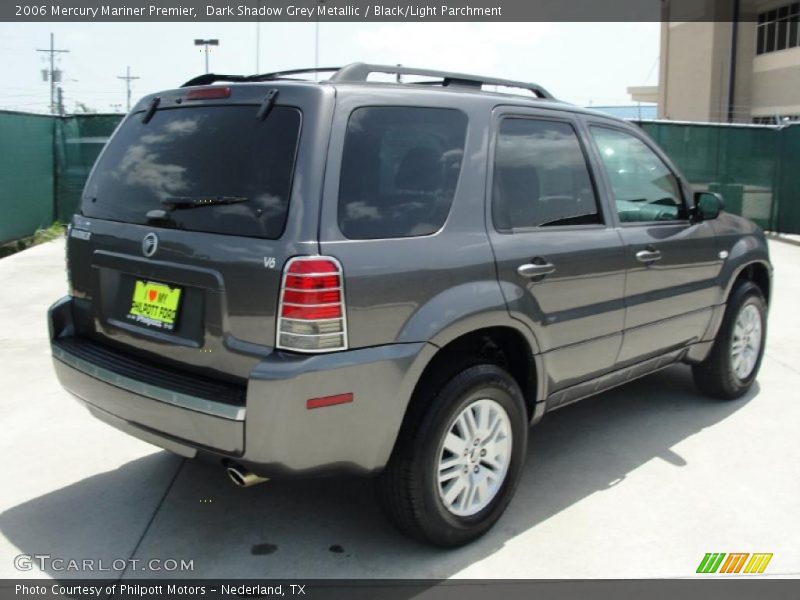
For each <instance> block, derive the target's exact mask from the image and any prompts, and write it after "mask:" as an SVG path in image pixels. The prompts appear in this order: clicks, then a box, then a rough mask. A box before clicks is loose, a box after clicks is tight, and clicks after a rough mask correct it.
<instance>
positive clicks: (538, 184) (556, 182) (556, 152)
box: [492, 118, 603, 231]
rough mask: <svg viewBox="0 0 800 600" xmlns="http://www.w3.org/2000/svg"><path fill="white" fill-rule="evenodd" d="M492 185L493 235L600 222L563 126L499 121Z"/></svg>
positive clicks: (579, 154)
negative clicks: (494, 229)
mask: <svg viewBox="0 0 800 600" xmlns="http://www.w3.org/2000/svg"><path fill="white" fill-rule="evenodd" d="M492 181H493V185H492V188H493V189H492V220H493V221H494V225H495V227H496V228H497V229H498V230H499V231H511V230H514V229H525V228H530V227H548V226H554V225H585V224H596V223H602V222H603V218H602V216H601V214H600V210H599V208H598V206H597V199H596V197H595V193H594V188H593V186H592V180H591V177H590V176H589V168H588V167H587V165H586V157H585V156H584V154H583V150H582V149H581V145H580V142H579V141H578V136H577V134H576V133H575V130H574V129H573V128H572V126H571V125H570V124H569V123H563V122H559V121H546V120H537V119H529V118H506V119H503V121H502V122H501V123H500V131H499V133H498V137H497V148H496V150H495V157H494V176H493V179H492Z"/></svg>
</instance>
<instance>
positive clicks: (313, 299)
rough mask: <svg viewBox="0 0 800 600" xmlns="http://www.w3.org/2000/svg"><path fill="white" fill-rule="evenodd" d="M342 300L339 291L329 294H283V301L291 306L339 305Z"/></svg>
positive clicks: (332, 291) (286, 292)
mask: <svg viewBox="0 0 800 600" xmlns="http://www.w3.org/2000/svg"><path fill="white" fill-rule="evenodd" d="M339 300H340V297H339V290H331V291H329V292H296V291H294V290H286V291H285V292H284V293H283V301H284V302H288V303H289V304H334V303H336V304H338V303H339Z"/></svg>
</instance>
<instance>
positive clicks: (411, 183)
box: [49, 63, 771, 546]
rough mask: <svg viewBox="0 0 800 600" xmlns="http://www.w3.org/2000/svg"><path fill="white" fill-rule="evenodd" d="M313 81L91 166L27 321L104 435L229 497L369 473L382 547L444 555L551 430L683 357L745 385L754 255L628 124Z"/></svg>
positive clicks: (404, 77) (481, 524)
mask: <svg viewBox="0 0 800 600" xmlns="http://www.w3.org/2000/svg"><path fill="white" fill-rule="evenodd" d="M325 71H333V74H332V75H331V76H330V78H329V79H327V80H325V81H322V82H312V81H304V80H301V79H299V78H301V77H303V74H304V73H307V72H308V71H293V72H282V73H272V74H268V75H257V76H247V77H240V76H224V75H205V76H201V77H198V78H196V79H194V80H192V81H190V82H188V83H187V84H186V85H185V86H183V87H182V88H179V89H175V90H170V91H165V92H162V93H159V94H155V95H151V96H148V97H146V98H144V99H142V100H141V101H140V102H139V103H138V104H137V105H136V106H135V107H134V109H133V110H132V111H131V113H130V114H129V115H128V116H127V118H126V119H125V120H124V121H123V123H122V124H121V125H120V127H119V128H118V130H117V131H116V133H115V134H114V136H113V138H112V139H111V140H110V142H109V143H108V145H107V147H106V148H105V150H104V151H103V153H102V155H101V156H100V157H99V159H98V161H97V164H96V165H95V167H94V170H93V171H92V173H91V176H90V177H89V180H88V182H87V184H86V188H85V190H84V193H83V200H82V204H81V208H80V213H79V214H77V215H75V217H74V219H73V220H72V223H71V227H70V232H69V236H68V246H67V259H68V270H69V280H70V286H71V289H70V291H69V295H68V296H67V297H65V298H63V299H61V300H59V301H58V302H57V303H56V304H55V305H54V306H53V307H52V308H51V309H50V313H49V319H50V331H51V337H52V353H53V358H54V364H55V369H56V371H57V373H58V377H59V379H60V381H61V383H62V384H63V386H64V387H65V388H66V389H67V390H69V391H70V392H72V393H73V394H74V395H75V396H77V397H78V398H79V399H80V400H81V401H82V402H83V403H84V404H85V405H86V407H87V408H88V409H89V410H90V411H91V413H92V414H93V415H95V416H96V417H97V418H99V419H101V420H103V421H105V422H107V423H109V424H111V425H113V426H115V427H117V428H119V429H121V430H123V431H125V432H127V433H129V434H131V435H133V436H136V437H138V438H141V439H143V440H146V441H148V442H151V443H153V444H156V445H158V446H160V447H162V448H166V449H168V450H171V451H173V452H176V453H178V454H180V455H183V456H185V457H204V458H207V459H210V460H213V461H215V462H217V463H219V464H221V465H223V466H224V467H225V468H226V469H227V472H228V474H229V476H230V477H231V479H233V480H234V482H235V483H237V484H239V485H242V486H247V485H251V484H253V483H257V482H260V481H264V480H265V479H266V478H277V477H288V476H297V475H302V476H309V475H315V474H337V473H338V474H363V475H376V476H377V477H376V481H377V488H378V490H379V492H378V495H379V497H380V498H381V501H382V504H383V505H384V507H385V509H386V512H387V514H388V516H389V517H390V518H391V520H392V521H393V522H394V523H396V524H397V525H398V526H399V527H400V529H402V530H403V531H404V532H406V533H408V534H410V535H411V536H413V537H415V538H417V539H421V540H425V541H428V542H431V543H434V544H438V545H441V546H456V545H459V544H463V543H466V542H468V541H470V540H473V539H475V538H476V537H478V536H479V535H481V534H482V533H484V532H485V531H487V530H488V529H489V528H490V527H491V526H492V525H493V524H494V522H495V521H496V520H497V519H498V518H499V517H500V515H501V513H502V512H503V510H504V509H505V508H506V506H507V505H508V502H509V501H510V499H511V497H512V495H513V493H514V489H515V487H516V485H517V482H518V480H519V477H520V472H521V469H522V466H523V461H524V459H525V455H526V443H527V438H528V435H529V434H528V430H529V425H530V424H533V423H536V422H537V421H538V420H539V419H541V418H542V416H543V415H544V414H545V413H546V412H548V411H551V410H554V409H557V408H560V407H562V406H565V405H567V404H569V403H571V402H575V401H576V400H580V399H582V398H585V397H588V396H591V395H593V394H596V393H598V392H600V391H602V390H606V389H608V388H611V387H614V386H616V385H619V384H621V383H624V382H626V381H629V380H631V379H634V378H637V377H640V376H642V375H646V374H648V373H652V372H653V371H655V370H657V369H661V368H663V367H666V366H668V365H670V364H673V363H677V362H685V363H688V364H691V365H692V369H693V372H694V377H695V380H696V382H697V385H698V387H699V388H700V390H702V391H703V392H705V393H707V394H708V395H710V396H714V397H717V398H722V399H733V398H738V397H740V396H742V395H743V394H744V393H745V392H746V391H747V390H748V389H749V388H750V386H751V385H752V383H753V380H754V378H755V377H756V373H757V372H758V368H759V363H760V360H761V356H762V353H763V348H764V338H765V332H766V315H767V302H768V300H769V295H770V282H771V267H770V263H769V257H768V253H767V246H766V243H765V239H764V235H763V234H762V232H761V231H760V230H759V229H758V228H757V227H756V226H755V225H753V224H752V223H750V222H749V221H747V220H744V219H741V218H739V217H736V216H733V215H730V214H726V213H724V212H721V208H722V206H721V201H720V199H719V198H718V197H717V196H715V195H713V194H709V193H693V191H692V189H691V188H690V187H689V185H688V184H687V182H686V181H685V180H684V179H683V178H682V177H681V176H680V174H679V173H678V172H677V170H676V169H675V167H674V166H673V165H672V164H671V163H670V161H669V159H668V158H667V157H666V156H664V154H663V153H662V152H661V151H660V150H659V149H658V148H657V147H656V146H655V145H654V144H653V143H652V142H651V141H650V140H649V139H648V138H647V137H646V136H645V135H643V133H642V132H641V131H640V130H639V129H638V128H637V127H635V126H633V125H630V124H627V123H625V122H623V121H620V120H617V119H613V118H610V117H608V116H606V115H603V114H599V113H596V112H592V111H587V110H584V109H580V108H576V107H574V106H571V105H568V104H565V103H562V102H559V101H557V100H555V99H553V97H552V96H550V94H548V93H547V92H546V91H545V90H544V89H542V88H541V87H540V86H537V85H533V84H528V83H523V82H516V81H506V80H499V79H491V78H483V77H476V76H473V75H465V74H456V73H445V72H437V71H428V70H422V69H411V68H403V67H387V66H376V65H365V64H360V63H359V64H353V65H349V66H346V67H344V68H341V69H338V70H333V69H331V70H325ZM375 74H378V75H377V76H378V77H379V78H381V77H382V78H383V81H374V80H373V79H374V78H375V76H376V75H375ZM214 84H216V85H214ZM487 87H491V90H487V89H485V88H487ZM501 88H502V90H501ZM508 92H516V93H508Z"/></svg>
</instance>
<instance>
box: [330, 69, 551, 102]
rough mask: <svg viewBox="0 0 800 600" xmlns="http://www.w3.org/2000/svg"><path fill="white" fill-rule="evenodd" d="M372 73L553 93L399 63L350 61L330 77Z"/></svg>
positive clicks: (353, 77)
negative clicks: (377, 63) (392, 64)
mask: <svg viewBox="0 0 800 600" xmlns="http://www.w3.org/2000/svg"><path fill="white" fill-rule="evenodd" d="M372 73H386V74H389V75H397V76H400V75H419V76H422V77H433V78H435V79H441V82H438V81H433V82H431V81H426V82H424V83H425V84H427V85H436V84H438V85H441V86H443V87H447V86H451V85H460V86H466V87H473V88H477V89H481V87H482V86H484V85H498V86H503V87H512V88H519V89H522V90H528V91H529V92H532V93H533V94H534V95H536V96H538V97H539V98H544V99H548V100H552V99H553V95H552V94H551V93H550V92H548V91H547V90H546V89H544V88H543V87H542V86H540V85H538V84H536V83H528V82H525V81H513V80H511V79H497V78H495V77H482V76H480V75H468V74H466V73H451V72H450V71H435V70H431V69H417V68H414V67H403V66H400V65H397V66H390V65H370V64H366V63H352V64H349V65H347V66H346V67H342V68H341V69H339V70H338V71H336V72H335V73H334V74H333V75H332V76H331V78H330V81H335V82H340V83H341V82H356V81H367V79H368V78H369V76H370V75H371V74H372Z"/></svg>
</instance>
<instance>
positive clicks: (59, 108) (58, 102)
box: [56, 87, 65, 117]
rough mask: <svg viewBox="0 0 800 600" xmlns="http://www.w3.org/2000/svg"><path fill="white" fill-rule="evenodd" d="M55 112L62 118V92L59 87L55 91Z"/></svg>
mask: <svg viewBox="0 0 800 600" xmlns="http://www.w3.org/2000/svg"><path fill="white" fill-rule="evenodd" d="M56 111H57V112H58V114H59V115H60V116H62V117H63V116H64V112H65V111H64V90H63V89H62V88H60V87H59V88H57V89H56Z"/></svg>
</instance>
